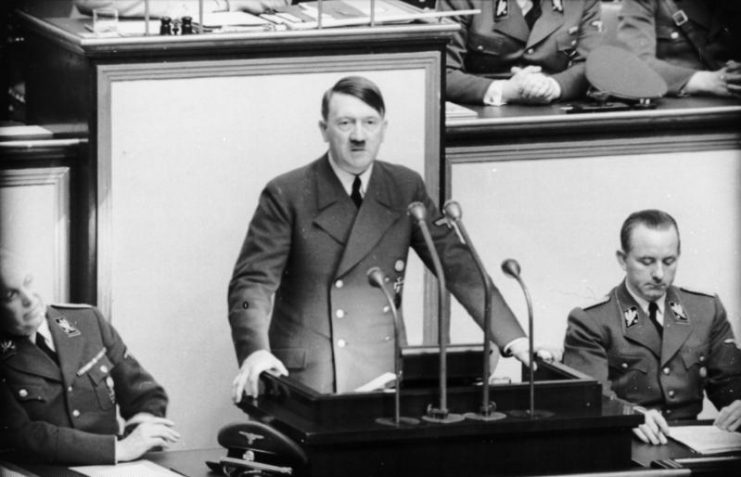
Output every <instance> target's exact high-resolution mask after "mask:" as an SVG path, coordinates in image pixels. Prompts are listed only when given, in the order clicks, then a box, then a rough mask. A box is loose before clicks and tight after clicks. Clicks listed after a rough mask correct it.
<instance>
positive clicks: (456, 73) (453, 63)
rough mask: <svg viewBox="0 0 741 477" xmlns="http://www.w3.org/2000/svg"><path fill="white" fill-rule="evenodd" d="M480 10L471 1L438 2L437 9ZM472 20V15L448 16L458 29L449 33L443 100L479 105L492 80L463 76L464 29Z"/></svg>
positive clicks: (466, 36)
mask: <svg viewBox="0 0 741 477" xmlns="http://www.w3.org/2000/svg"><path fill="white" fill-rule="evenodd" d="M480 7H481V5H477V4H476V3H475V2H473V1H471V0H440V9H441V10H467V9H471V8H480ZM472 19H473V16H472V15H461V16H454V17H451V20H453V21H455V22H457V23H458V24H460V26H461V28H460V30H458V31H456V32H455V33H454V34H453V38H452V39H451V40H450V43H448V46H447V48H446V65H445V66H446V79H445V82H446V83H445V99H446V100H448V101H453V102H455V103H469V104H483V103H484V96H485V95H486V91H487V90H488V89H489V85H490V84H491V82H492V81H493V80H491V79H489V78H484V77H482V76H477V75H474V74H470V73H467V72H466V71H465V67H464V64H465V61H466V54H467V47H466V45H467V43H468V30H469V28H470V26H471V21H472Z"/></svg>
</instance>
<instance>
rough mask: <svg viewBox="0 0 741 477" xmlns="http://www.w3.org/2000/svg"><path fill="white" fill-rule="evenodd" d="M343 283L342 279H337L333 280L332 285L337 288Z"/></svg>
mask: <svg viewBox="0 0 741 477" xmlns="http://www.w3.org/2000/svg"><path fill="white" fill-rule="evenodd" d="M344 285H345V282H343V281H342V280H337V281H336V282H334V286H336V287H337V288H342V287H343V286H344Z"/></svg>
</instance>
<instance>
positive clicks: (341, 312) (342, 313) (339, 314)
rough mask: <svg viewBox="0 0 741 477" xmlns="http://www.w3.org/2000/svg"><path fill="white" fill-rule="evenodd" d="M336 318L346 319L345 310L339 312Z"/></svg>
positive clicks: (336, 312) (336, 313) (335, 314)
mask: <svg viewBox="0 0 741 477" xmlns="http://www.w3.org/2000/svg"><path fill="white" fill-rule="evenodd" d="M334 316H336V317H337V318H344V317H345V310H337V311H335V313H334Z"/></svg>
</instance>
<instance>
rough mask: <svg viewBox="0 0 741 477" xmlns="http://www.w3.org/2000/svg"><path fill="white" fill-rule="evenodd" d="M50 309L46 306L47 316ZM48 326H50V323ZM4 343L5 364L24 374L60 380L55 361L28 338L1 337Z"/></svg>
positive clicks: (60, 376)
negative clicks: (6, 338)
mask: <svg viewBox="0 0 741 477" xmlns="http://www.w3.org/2000/svg"><path fill="white" fill-rule="evenodd" d="M50 311H51V308H47V317H48V314H49V313H50ZM47 319H48V318H47ZM49 326H50V327H51V323H50V324H49ZM55 344H56V343H55ZM5 345H7V346H8V348H7V349H5V350H4V351H3V354H2V359H3V360H4V361H5V364H6V365H7V366H9V367H11V368H13V369H16V370H18V371H21V372H23V373H26V374H34V375H36V376H43V377H45V378H47V379H51V380H54V381H61V380H62V374H61V371H60V369H59V366H57V363H55V362H54V360H52V359H51V358H50V357H49V356H47V355H46V353H44V352H43V351H41V350H40V349H39V347H38V346H36V345H35V344H33V343H32V342H31V341H30V340H29V339H28V338H23V337H21V338H12V339H8V340H5V339H3V346H4V347H5Z"/></svg>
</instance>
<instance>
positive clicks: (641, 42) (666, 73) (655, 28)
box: [618, 0, 741, 94]
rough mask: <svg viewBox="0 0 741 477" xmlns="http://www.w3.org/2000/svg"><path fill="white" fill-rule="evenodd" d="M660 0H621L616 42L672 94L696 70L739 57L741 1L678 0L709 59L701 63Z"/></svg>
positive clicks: (714, 66)
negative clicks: (656, 76)
mask: <svg viewBox="0 0 741 477" xmlns="http://www.w3.org/2000/svg"><path fill="white" fill-rule="evenodd" d="M661 3H663V2H662V1H661V0H623V4H622V8H621V11H620V15H619V19H618V40H619V41H621V42H622V43H624V44H625V45H627V46H628V47H629V48H630V49H631V50H632V51H633V52H634V53H636V54H637V55H638V56H639V57H640V58H641V59H643V60H645V61H647V62H648V63H649V64H650V65H651V67H652V68H653V69H654V70H656V72H658V73H659V74H660V75H661V77H662V78H664V81H666V84H667V86H668V87H669V93H670V94H679V93H680V92H681V90H682V88H684V86H685V85H686V84H687V81H689V79H690V77H691V76H692V75H693V74H695V73H696V72H697V71H698V70H717V69H719V68H720V67H721V66H723V63H725V62H726V61H727V60H729V59H735V60H741V3H740V2H737V1H734V0H729V1H727V2H711V1H708V0H677V1H675V3H676V5H677V8H679V9H680V10H681V11H683V12H684V13H685V15H686V16H687V19H688V21H689V22H690V24H691V27H692V29H693V30H694V31H695V32H696V34H697V36H698V38H699V40H700V42H701V43H702V48H703V50H704V52H705V55H706V57H707V62H703V61H702V60H701V59H700V57H699V56H698V54H697V52H696V50H695V48H694V47H693V45H692V43H691V42H690V41H689V40H688V39H687V36H686V35H685V34H684V33H683V31H682V29H681V28H680V27H678V26H677V24H676V23H675V21H674V20H673V19H672V17H671V16H670V14H669V11H668V10H667V9H666V8H664V7H662V6H661Z"/></svg>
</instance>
